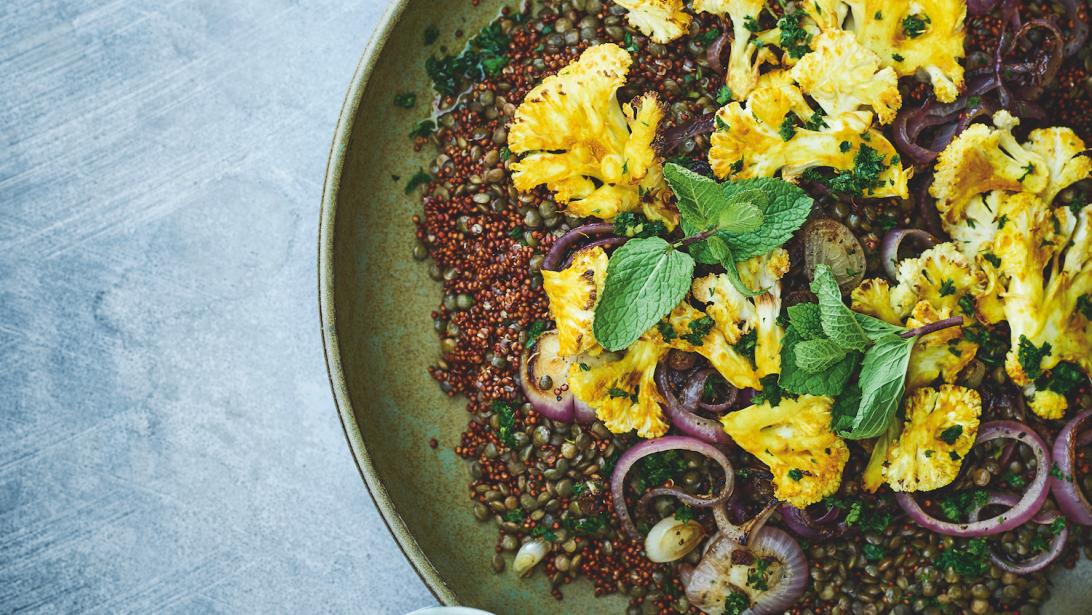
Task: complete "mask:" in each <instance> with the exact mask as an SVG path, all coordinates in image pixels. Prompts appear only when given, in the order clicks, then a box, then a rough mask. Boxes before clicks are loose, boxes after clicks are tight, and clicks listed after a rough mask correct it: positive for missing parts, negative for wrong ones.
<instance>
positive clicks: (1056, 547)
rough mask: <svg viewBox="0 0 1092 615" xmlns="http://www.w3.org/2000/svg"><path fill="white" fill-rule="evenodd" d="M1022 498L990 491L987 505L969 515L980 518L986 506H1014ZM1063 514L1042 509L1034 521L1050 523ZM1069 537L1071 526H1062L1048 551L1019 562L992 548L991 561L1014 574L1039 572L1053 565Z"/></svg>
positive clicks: (973, 519) (1040, 523)
mask: <svg viewBox="0 0 1092 615" xmlns="http://www.w3.org/2000/svg"><path fill="white" fill-rule="evenodd" d="M1019 499H1020V498H1018V497H1017V496H1015V495H1013V494H1011V493H997V492H993V493H990V495H989V498H988V499H987V500H986V503H985V505H983V506H981V507H979V508H975V509H973V510H971V511H970V512H969V513H968V515H967V517H968V518H969V519H970V520H971V521H977V520H978V514H979V513H980V512H981V511H982V509H983V508H985V507H986V506H995V505H1002V506H1008V507H1009V508H1012V507H1013V506H1015V505H1016V503H1017V502H1018V501H1019ZM1061 516H1062V515H1061V514H1060V513H1059V512H1058V511H1056V510H1041V511H1039V512H1038V513H1037V514H1036V515H1035V516H1034V517H1032V521H1033V522H1035V523H1038V524H1039V525H1050V524H1051V523H1054V520H1055V519H1057V518H1059V517H1061ZM1068 537H1069V528H1062V531H1060V532H1058V533H1057V534H1056V535H1055V536H1054V538H1053V539H1052V540H1051V541H1050V546H1049V547H1047V550H1046V551H1043V552H1042V553H1037V554H1036V555H1034V556H1032V557H1030V558H1028V559H1026V560H1023V561H1019V562H1014V561H1012V560H1010V559H1009V558H1007V557H1005V556H1003V555H1000V554H999V553H997V551H994V550H992V549H991V550H990V561H992V562H993V563H994V565H995V566H997V567H998V568H1000V569H1001V570H1004V571H1005V572H1011V573H1013V574H1031V573H1032V572H1038V571H1040V570H1042V569H1043V568H1046V567H1047V566H1049V565H1051V564H1052V563H1053V562H1054V560H1056V559H1058V556H1060V555H1061V554H1062V551H1064V550H1065V541H1066V538H1068Z"/></svg>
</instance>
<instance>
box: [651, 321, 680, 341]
mask: <svg viewBox="0 0 1092 615" xmlns="http://www.w3.org/2000/svg"><path fill="white" fill-rule="evenodd" d="M656 330H657V331H659V332H660V336H662V337H663V338H664V341H665V342H670V341H671V340H673V339H675V338H676V337H678V336H679V334H678V333H675V327H672V326H671V323H669V322H667V321H665V320H661V321H660V322H658V323H656Z"/></svg>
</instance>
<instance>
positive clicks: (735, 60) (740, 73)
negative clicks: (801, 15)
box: [694, 0, 774, 99]
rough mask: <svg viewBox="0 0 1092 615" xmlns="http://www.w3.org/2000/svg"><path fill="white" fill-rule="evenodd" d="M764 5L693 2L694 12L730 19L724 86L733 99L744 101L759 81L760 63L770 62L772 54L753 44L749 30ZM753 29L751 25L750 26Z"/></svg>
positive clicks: (743, 0)
mask: <svg viewBox="0 0 1092 615" xmlns="http://www.w3.org/2000/svg"><path fill="white" fill-rule="evenodd" d="M765 5H766V3H765V1H764V0H695V2H694V10H695V11H701V12H705V13H711V14H713V15H719V16H721V17H724V16H728V17H730V18H731V20H732V43H731V45H732V47H731V51H730V52H729V54H728V68H727V71H726V73H727V75H726V83H727V85H728V89H729V90H731V91H732V94H733V95H734V96H735V97H736V98H740V99H742V98H745V97H746V96H747V95H748V94H750V93H751V90H753V89H754V87H755V83H756V82H757V81H758V78H759V76H758V71H759V68H760V67H761V66H762V64H763V63H765V62H769V61H772V60H773V59H774V58H773V54H772V53H771V52H770V50H769V49H767V48H766V47H765V46H764V45H758V44H756V41H755V40H754V34H753V33H752V31H751V29H750V28H748V24H749V23H754V22H753V21H752V20H757V19H758V17H759V14H760V13H762V9H763V8H764V7H765ZM752 27H753V26H752Z"/></svg>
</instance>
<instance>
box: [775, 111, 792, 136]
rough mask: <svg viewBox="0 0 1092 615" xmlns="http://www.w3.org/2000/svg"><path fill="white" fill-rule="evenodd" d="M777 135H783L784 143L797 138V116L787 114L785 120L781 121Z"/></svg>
mask: <svg viewBox="0 0 1092 615" xmlns="http://www.w3.org/2000/svg"><path fill="white" fill-rule="evenodd" d="M777 134H779V135H781V140H782V141H788V140H789V139H792V138H793V137H794V136H796V114H795V113H786V114H785V119H783V120H781V128H779V129H778V130H777Z"/></svg>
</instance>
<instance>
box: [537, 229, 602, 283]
mask: <svg viewBox="0 0 1092 615" xmlns="http://www.w3.org/2000/svg"><path fill="white" fill-rule="evenodd" d="M613 232H614V225H613V224H610V223H609V222H596V223H593V224H585V225H583V226H578V227H576V228H574V229H571V230H569V232H567V233H565V234H564V235H562V236H561V237H558V238H557V240H556V241H554V244H553V245H552V246H550V251H549V252H547V253H546V257H545V258H543V259H542V268H543V269H545V270H546V271H560V269H561V266H562V263H563V262H564V261H565V256H566V255H567V254H568V253H569V251H570V250H571V249H572V248H573V247H575V246H576V245H577V244H579V243H580V242H582V241H584V240H586V239H590V238H592V237H597V236H599V235H608V234H610V233H613Z"/></svg>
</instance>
